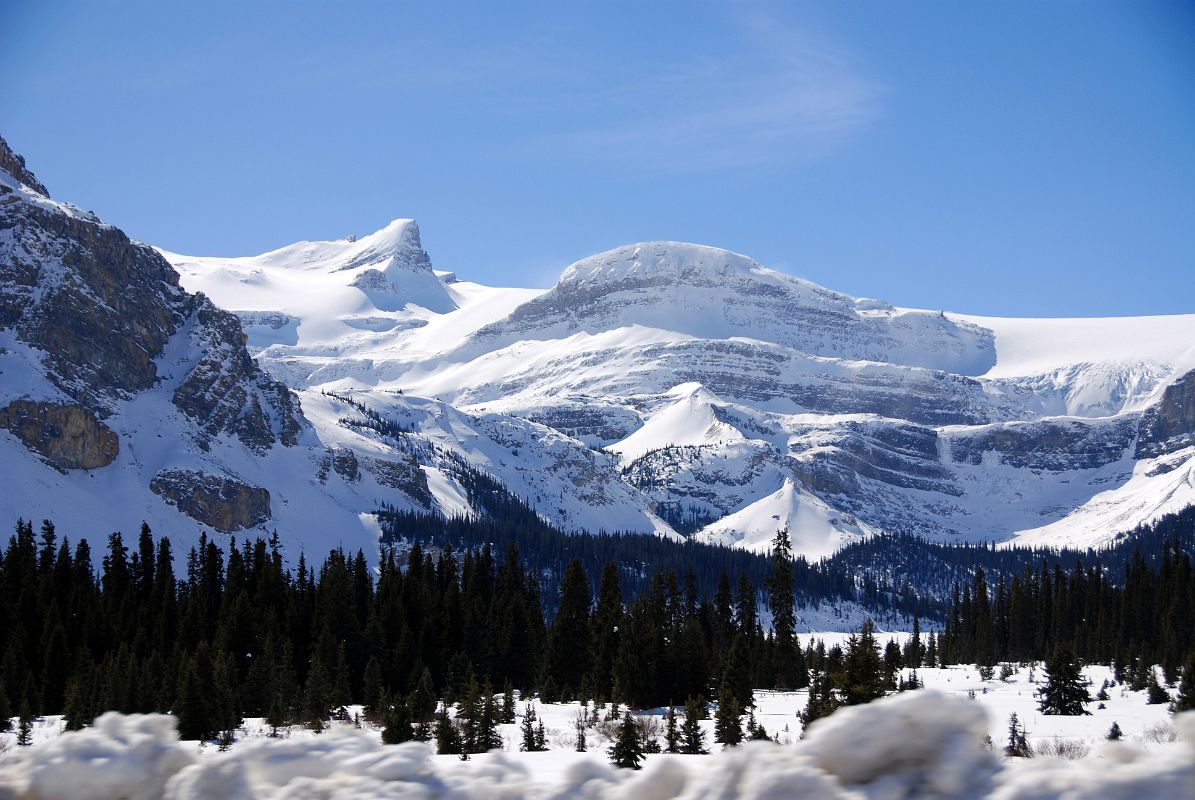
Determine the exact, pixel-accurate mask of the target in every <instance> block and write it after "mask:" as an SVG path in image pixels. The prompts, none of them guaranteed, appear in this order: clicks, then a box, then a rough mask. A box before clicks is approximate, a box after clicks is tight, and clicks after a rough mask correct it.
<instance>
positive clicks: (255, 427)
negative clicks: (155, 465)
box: [0, 140, 305, 531]
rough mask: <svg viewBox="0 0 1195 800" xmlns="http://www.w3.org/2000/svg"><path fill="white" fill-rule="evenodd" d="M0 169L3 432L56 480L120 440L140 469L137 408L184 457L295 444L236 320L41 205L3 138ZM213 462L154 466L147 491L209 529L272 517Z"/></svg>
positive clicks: (112, 454) (118, 235) (299, 424)
mask: <svg viewBox="0 0 1195 800" xmlns="http://www.w3.org/2000/svg"><path fill="white" fill-rule="evenodd" d="M0 170H3V171H0V343H2V344H3V346H2V347H0V406H2V407H0V429H3V430H6V431H8V432H9V433H11V434H12V435H13V436H14V437H16V439H17V440H18V441H19V442H20V443H21V444H22V445H23V446H24V447H25V448H27V449H28V450H29V451H32V452H33V453H36V454H37V455H38V457H40V458H41V459H43V460H44V461H45V462H46V463H48V464H49V465H50V466H52V467H53V468H54V469H56V470H59V471H62V472H66V471H70V470H90V471H96V470H104V469H105V468H111V465H112V464H113V463H114V461H115V460H116V458H117V456H118V454H120V453H121V452H122V437H126V436H127V437H130V438H129V440H128V446H129V459H130V461H131V464H132V467H133V468H136V466H137V465H138V464H141V465H145V459H146V455H145V452H146V447H147V442H145V441H144V439H143V436H144V435H143V434H139V433H138V432H137V428H138V426H139V422H140V419H141V415H142V414H144V413H151V414H153V415H156V416H157V417H158V418H159V419H160V420H161V422H162V424H163V425H164V426H165V427H164V429H160V430H158V431H157V434H156V435H157V437H162V436H163V435H166V436H169V437H171V438H181V439H182V440H183V450H184V452H185V450H186V448H187V445H186V444H185V443H186V442H187V441H190V442H191V443H193V444H194V445H195V446H196V447H198V448H199V449H200V450H208V449H210V448H211V447H212V444H213V442H216V441H218V440H220V441H224V442H226V443H230V446H232V447H233V449H234V451H235V449H236V447H243V448H246V449H248V451H249V452H252V453H256V454H264V453H266V452H267V451H269V450H270V449H271V448H273V447H275V446H276V445H281V446H294V445H296V444H298V441H299V437H300V434H301V433H302V430H303V428H304V425H305V422H304V420H303V417H302V413H301V411H300V409H299V406H298V402H297V401H296V399H295V398H294V396H293V395H292V394H291V392H290V391H289V390H288V389H287V388H286V387H285V386H284V385H283V384H281V383H279V382H277V381H276V380H274V379H273V378H271V377H270V376H269V375H267V374H266V373H264V372H262V371H261V370H260V369H259V368H258V366H257V364H256V363H255V362H254V361H253V359H252V358H250V356H249V354H248V352H247V351H246V349H245V338H244V334H243V332H242V331H241V328H240V325H239V323H238V322H237V319H236V317H234V316H233V315H232V314H230V313H228V312H226V311H223V310H221V309H219V308H216V307H215V306H214V305H212V303H211V302H210V301H209V300H207V298H205V297H203V296H202V295H193V294H189V293H187V292H185V291H184V290H183V289H182V288H181V287H180V286H179V278H178V274H177V273H176V272H175V271H174V269H173V267H171V266H170V264H168V263H167V262H166V260H165V259H164V258H162V256H161V255H159V254H158V252H157V251H155V250H154V249H153V248H151V247H147V246H145V245H142V244H139V243H137V242H133V241H131V240H130V239H129V238H128V237H127V236H126V235H125V234H124V233H123V232H121V231H120V230H118V229H116V228H114V227H112V226H110V225H104V224H103V223H101V222H100V221H99V220H98V219H96V218H95V217H94V216H93V215H91V214H89V213H86V212H83V211H80V210H79V209H77V208H74V207H73V206H70V205H68V204H65V203H60V202H57V201H55V200H53V199H52V198H50V196H49V194H48V192H47V190H46V188H45V186H43V185H42V184H41V182H39V181H38V180H37V179H36V178H35V177H34V176H33V174H32V173H31V172H30V171H29V170H28V168H27V167H26V166H25V163H24V161H23V159H21V158H20V156H17V155H16V154H15V153H13V152H12V150H11V149H10V148H9V147H8V145H7V143H5V142H4V141H3V140H0ZM169 406H173V408H174V409H176V410H177V412H178V413H179V414H181V415H182V420H178V421H177V422H176V421H175V420H174V419H173V418H172V417H171V412H170V411H168V410H167V409H168V408H169ZM134 409H136V410H134ZM183 420H186V421H185V422H184V421H183ZM139 438H140V439H141V440H140V441H138V442H136V443H135V442H134V440H135V439H139ZM231 443H235V444H231ZM226 449H227V448H226ZM176 457H180V458H181V457H183V456H182V454H181V453H180V454H179V456H176ZM184 460H185V459H184ZM224 463H227V461H226V459H225V460H224V461H223V462H215V463H211V464H208V465H206V468H205V469H204V470H189V471H188V470H183V471H179V470H171V469H166V470H162V471H160V472H158V474H157V475H156V476H155V477H154V479H153V482H152V484H151V487H150V488H152V489H153V491H154V492H155V493H157V494H159V495H160V496H162V497H163V498H165V499H166V500H167V501H168V502H170V503H172V504H173V505H175V506H176V507H177V508H178V509H179V510H181V511H182V512H183V513H185V514H187V515H188V516H190V517H192V518H193V519H195V520H197V521H199V522H201V523H203V524H206V525H211V526H212V527H214V528H216V529H217V530H221V531H231V530H238V529H240V528H245V527H251V526H253V525H256V524H260V523H261V522H263V521H265V520H267V519H269V517H270V500H269V492H268V491H267V490H266V489H264V488H261V487H253V486H249V485H247V484H245V483H243V482H241V481H239V480H238V479H236V478H234V477H232V476H230V475H229V474H227V473H226V471H225V470H226V469H227V467H225V466H224V465H223V464H224ZM135 522H136V520H131V521H130V523H135Z"/></svg>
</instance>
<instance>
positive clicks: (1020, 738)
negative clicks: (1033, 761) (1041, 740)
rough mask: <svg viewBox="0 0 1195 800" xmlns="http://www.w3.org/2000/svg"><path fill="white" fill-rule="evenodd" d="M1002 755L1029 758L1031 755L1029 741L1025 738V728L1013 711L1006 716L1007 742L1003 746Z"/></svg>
mask: <svg viewBox="0 0 1195 800" xmlns="http://www.w3.org/2000/svg"><path fill="white" fill-rule="evenodd" d="M1004 755H1006V756H1009V757H1010V758H1029V757H1031V756H1032V755H1033V751H1032V750H1030V749H1029V741H1028V739H1026V738H1025V728H1024V726H1022V725H1021V721H1020V720H1019V719H1017V715H1016V714H1015V713H1014V714H1012V715H1011V716H1009V718H1008V744H1007V745H1006V746H1005V747H1004Z"/></svg>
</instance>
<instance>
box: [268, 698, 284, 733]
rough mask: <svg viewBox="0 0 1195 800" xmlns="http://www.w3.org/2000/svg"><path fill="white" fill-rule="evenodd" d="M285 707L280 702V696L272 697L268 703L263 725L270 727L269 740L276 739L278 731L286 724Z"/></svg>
mask: <svg viewBox="0 0 1195 800" xmlns="http://www.w3.org/2000/svg"><path fill="white" fill-rule="evenodd" d="M288 721H289V720H288V714H287V711H286V705H285V704H284V703H283V702H282V695H280V694H276V695H274V699H273V701H272V702H271V703H270V710H269V712H268V713H267V714H266V719H265V723H266V724H267V725H269V726H270V738H272V739H277V738H278V729H279V728H282V727H285V726H286V724H287V722H288Z"/></svg>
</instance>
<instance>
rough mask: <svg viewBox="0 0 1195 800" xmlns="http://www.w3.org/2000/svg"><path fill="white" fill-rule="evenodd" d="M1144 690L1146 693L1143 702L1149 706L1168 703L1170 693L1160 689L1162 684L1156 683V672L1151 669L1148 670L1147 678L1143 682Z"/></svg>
mask: <svg viewBox="0 0 1195 800" xmlns="http://www.w3.org/2000/svg"><path fill="white" fill-rule="evenodd" d="M1145 689H1146V692H1147V693H1148V694H1147V695H1146V700H1145V702H1146V703H1147V704H1149V705H1151V706H1156V705H1162V704H1163V703H1169V702H1170V692H1168V691H1166V690H1165V689H1163V688H1162V684H1160V683H1158V673H1157V670H1155V669H1153V668H1152V667H1151V668H1150V670H1149V677H1148V678H1147V679H1146V681H1145Z"/></svg>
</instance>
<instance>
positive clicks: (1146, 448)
mask: <svg viewBox="0 0 1195 800" xmlns="http://www.w3.org/2000/svg"><path fill="white" fill-rule="evenodd" d="M1193 444H1195V370H1191V371H1190V372H1188V373H1187V374H1186V375H1183V376H1182V377H1181V378H1179V379H1178V380H1176V381H1175V382H1174V383H1172V384H1170V385H1169V386H1167V387H1166V390H1165V391H1164V392H1163V393H1162V399H1161V400H1160V401H1159V402H1158V403H1157V404H1156V405H1154V406H1151V407H1150V408H1149V410H1148V411H1146V412H1145V414H1144V415H1143V416H1142V417H1141V424H1140V425H1139V426H1138V428H1137V457H1138V458H1146V457H1150V456H1162V455H1166V454H1167V453H1173V452H1175V451H1176V450H1181V449H1182V448H1184V447H1190V446H1191V445H1193Z"/></svg>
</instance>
